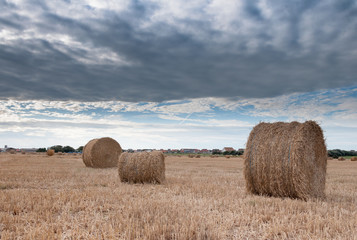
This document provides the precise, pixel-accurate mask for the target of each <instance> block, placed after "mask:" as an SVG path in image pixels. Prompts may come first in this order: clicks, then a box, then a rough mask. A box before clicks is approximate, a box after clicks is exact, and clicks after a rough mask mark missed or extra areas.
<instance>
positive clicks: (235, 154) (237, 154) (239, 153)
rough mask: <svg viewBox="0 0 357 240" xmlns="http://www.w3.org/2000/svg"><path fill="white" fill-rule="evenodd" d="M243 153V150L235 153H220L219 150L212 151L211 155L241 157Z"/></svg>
mask: <svg viewBox="0 0 357 240" xmlns="http://www.w3.org/2000/svg"><path fill="white" fill-rule="evenodd" d="M243 153H244V150H237V151H235V150H233V151H225V152H222V151H221V150H218V149H214V150H213V151H212V154H214V155H221V154H223V155H234V156H239V155H243Z"/></svg>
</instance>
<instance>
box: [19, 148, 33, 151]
mask: <svg viewBox="0 0 357 240" xmlns="http://www.w3.org/2000/svg"><path fill="white" fill-rule="evenodd" d="M37 149H38V148H21V149H19V151H20V152H21V151H23V152H36V151H37Z"/></svg>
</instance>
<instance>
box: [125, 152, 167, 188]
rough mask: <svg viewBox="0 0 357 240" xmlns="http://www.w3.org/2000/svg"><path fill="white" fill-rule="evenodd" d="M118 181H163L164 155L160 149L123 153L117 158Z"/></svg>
mask: <svg viewBox="0 0 357 240" xmlns="http://www.w3.org/2000/svg"><path fill="white" fill-rule="evenodd" d="M118 173H119V178H120V181H122V182H130V183H163V182H164V181H165V156H164V154H163V153H162V152H160V151H154V152H140V153H127V152H125V153H123V154H122V155H121V156H120V158H119V164H118Z"/></svg>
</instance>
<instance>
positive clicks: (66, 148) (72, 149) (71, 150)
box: [62, 146, 76, 153]
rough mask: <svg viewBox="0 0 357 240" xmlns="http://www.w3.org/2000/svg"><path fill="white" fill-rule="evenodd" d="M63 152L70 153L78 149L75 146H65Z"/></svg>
mask: <svg viewBox="0 0 357 240" xmlns="http://www.w3.org/2000/svg"><path fill="white" fill-rule="evenodd" d="M62 150H63V152H65V153H69V152H75V151H76V150H75V149H74V148H73V147H71V146H65V147H63V149H62Z"/></svg>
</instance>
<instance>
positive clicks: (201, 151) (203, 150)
mask: <svg viewBox="0 0 357 240" xmlns="http://www.w3.org/2000/svg"><path fill="white" fill-rule="evenodd" d="M200 153H211V151H210V150H208V149H201V150H200Z"/></svg>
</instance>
